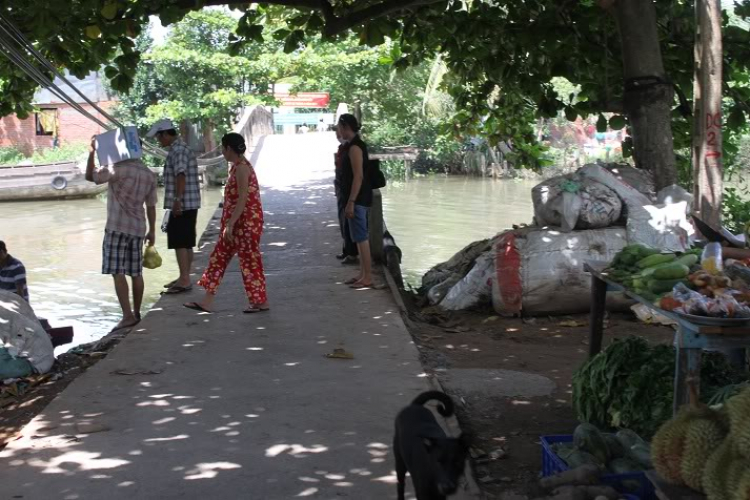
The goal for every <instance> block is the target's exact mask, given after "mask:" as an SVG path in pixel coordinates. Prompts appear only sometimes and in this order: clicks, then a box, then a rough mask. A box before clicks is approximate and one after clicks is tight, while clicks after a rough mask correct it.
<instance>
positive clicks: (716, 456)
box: [703, 437, 750, 500]
mask: <svg viewBox="0 0 750 500" xmlns="http://www.w3.org/2000/svg"><path fill="white" fill-rule="evenodd" d="M734 448H735V447H734V443H733V442H732V439H731V437H727V438H726V439H725V440H724V442H723V443H722V444H721V446H720V447H719V448H718V449H717V450H716V451H715V452H713V453H712V454H711V456H710V457H709V459H708V462H706V468H705V469H704V470H703V492H704V493H705V494H706V497H707V498H708V500H735V499H742V500H748V499H749V498H750V496H748V491H750V490H748V489H747V487H746V486H745V487H744V488H745V489H744V492H745V496H744V497H743V496H739V495H740V493H741V492H742V491H743V490H742V489H741V488H742V487H741V486H740V481H741V480H743V479H745V477H744V476H746V475H747V471H750V461H749V460H746V459H744V458H742V457H741V456H740V455H738V454H737V453H736V451H735V449H734ZM748 479H750V476H748ZM744 484H745V485H747V484H748V483H747V482H745V483H744Z"/></svg>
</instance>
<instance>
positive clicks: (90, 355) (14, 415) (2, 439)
mask: <svg viewBox="0 0 750 500" xmlns="http://www.w3.org/2000/svg"><path fill="white" fill-rule="evenodd" d="M124 335H125V333H121V334H116V335H108V336H106V337H104V338H103V339H101V340H99V341H98V342H94V343H91V344H86V345H82V346H79V347H77V348H76V349H73V350H71V351H70V352H67V353H64V354H61V355H60V356H58V357H57V360H56V361H55V364H54V366H53V367H52V370H50V372H49V373H47V374H45V375H36V376H33V377H29V378H26V379H22V380H20V381H18V382H16V383H15V384H12V385H5V386H2V393H1V394H0V450H2V449H3V448H5V445H7V444H8V442H9V441H12V440H13V439H15V438H16V437H17V436H18V433H19V432H20V431H21V429H23V427H24V426H25V425H26V424H28V423H29V422H30V421H31V420H32V419H33V418H34V417H35V416H37V415H38V414H39V413H41V412H42V411H43V410H44V408H45V407H46V406H47V405H48V404H49V403H50V401H52V400H53V399H54V398H55V397H57V395H58V394H60V393H61V392H62V391H63V390H65V388H66V387H67V386H68V385H69V384H70V383H71V382H73V380H75V378H76V377H78V376H79V375H80V374H82V373H83V372H85V371H86V370H87V369H88V368H90V367H91V366H92V365H94V364H95V363H96V362H97V361H99V360H100V359H102V358H104V357H105V356H106V355H107V353H109V352H110V351H111V350H112V348H113V347H114V346H115V345H117V344H118V343H119V341H120V340H122V338H123V337H124Z"/></svg>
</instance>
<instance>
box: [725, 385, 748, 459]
mask: <svg viewBox="0 0 750 500" xmlns="http://www.w3.org/2000/svg"><path fill="white" fill-rule="evenodd" d="M724 407H725V410H726V413H727V415H728V416H729V425H730V429H731V430H730V435H731V436H732V441H733V443H734V446H735V450H736V451H737V452H738V453H739V454H740V455H742V456H743V457H744V458H746V459H750V389H745V390H744V391H742V392H741V393H739V394H738V395H736V396H734V397H732V398H730V399H729V400H728V401H727V402H726V403H725V404H724Z"/></svg>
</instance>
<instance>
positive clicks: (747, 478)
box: [727, 460, 750, 500]
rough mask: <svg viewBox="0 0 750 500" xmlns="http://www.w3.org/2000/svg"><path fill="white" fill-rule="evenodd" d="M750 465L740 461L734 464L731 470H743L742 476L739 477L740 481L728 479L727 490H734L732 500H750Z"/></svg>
mask: <svg viewBox="0 0 750 500" xmlns="http://www.w3.org/2000/svg"><path fill="white" fill-rule="evenodd" d="M748 465H749V464H748V462H747V461H746V460H738V461H735V462H733V463H732V465H731V469H732V470H733V471H735V472H736V471H737V470H741V471H742V475H740V476H739V481H737V480H736V479H735V480H732V479H734V478H728V479H729V480H728V481H727V483H728V484H727V488H730V489H731V490H733V494H732V497H731V498H730V500H748V499H750V467H748ZM734 485H736V486H734Z"/></svg>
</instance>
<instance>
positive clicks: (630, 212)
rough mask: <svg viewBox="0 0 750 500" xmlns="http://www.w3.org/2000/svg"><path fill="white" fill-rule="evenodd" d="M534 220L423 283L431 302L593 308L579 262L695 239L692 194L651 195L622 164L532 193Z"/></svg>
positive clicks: (679, 246) (590, 169)
mask: <svg viewBox="0 0 750 500" xmlns="http://www.w3.org/2000/svg"><path fill="white" fill-rule="evenodd" d="M532 200H533V203H534V222H533V224H532V225H530V226H526V227H523V228H516V229H512V230H508V231H504V232H502V233H500V234H498V235H497V236H495V237H494V238H492V239H489V240H483V241H479V242H475V243H472V244H471V245H469V246H468V247H466V248H464V249H463V250H461V251H460V252H459V253H457V254H456V255H455V256H454V257H453V258H452V259H451V260H449V261H448V262H445V263H442V264H439V265H437V266H435V267H434V268H433V269H431V270H430V271H429V272H428V273H427V274H426V275H425V276H424V277H423V278H422V290H424V291H425V292H426V293H427V297H428V299H429V301H430V303H431V304H433V305H440V307H442V308H444V309H447V310H454V311H456V310H463V309H470V308H473V307H477V306H481V305H485V304H489V303H492V306H493V308H494V309H495V311H496V312H497V313H498V314H502V315H518V314H522V313H525V314H571V313H576V312H586V311H588V310H589V308H590V293H589V292H590V282H591V278H590V276H589V275H588V274H587V273H585V272H584V270H583V265H584V263H586V262H589V261H595V262H596V261H599V262H609V261H611V260H612V259H613V258H614V256H615V255H616V254H617V252H619V251H620V250H621V249H622V248H623V247H624V246H625V245H627V244H630V243H641V244H644V245H647V246H649V247H652V248H660V249H662V250H665V251H684V250H686V249H687V248H689V246H690V238H691V237H692V235H693V234H694V230H693V227H692V225H691V224H690V223H689V222H688V214H689V211H690V205H691V203H692V196H691V195H690V194H689V193H687V192H686V191H685V190H683V189H682V188H680V187H678V186H670V187H669V188H666V189H664V190H662V191H660V192H658V193H655V192H654V185H653V181H652V179H651V177H650V176H649V175H648V174H647V173H646V172H643V171H641V170H638V169H636V168H633V167H631V166H629V165H624V164H606V165H599V164H590V165H585V166H584V167H582V168H580V169H579V170H578V171H576V172H575V173H574V174H569V175H564V176H559V177H555V178H552V179H549V180H547V181H545V182H542V183H541V184H539V185H538V186H536V187H534V188H533V189H532Z"/></svg>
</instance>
